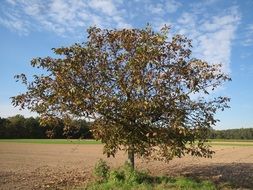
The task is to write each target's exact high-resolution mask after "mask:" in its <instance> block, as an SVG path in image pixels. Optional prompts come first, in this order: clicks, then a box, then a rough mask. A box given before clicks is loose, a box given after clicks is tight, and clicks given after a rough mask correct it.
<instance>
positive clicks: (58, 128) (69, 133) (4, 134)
mask: <svg viewBox="0 0 253 190" xmlns="http://www.w3.org/2000/svg"><path fill="white" fill-rule="evenodd" d="M0 138H1V139H4V138H5V139H7V138H8V139H9V138H13V139H14V138H17V139H18V138H26V139H29V138H30V139H44V138H56V139H62V138H84V139H91V138H93V137H92V133H91V132H90V123H88V122H87V121H85V120H74V121H71V123H70V126H65V125H64V123H63V122H62V121H58V122H57V123H54V125H51V126H49V125H47V126H41V125H40V122H39V118H38V117H36V118H34V117H29V118H25V117H23V116H22V115H16V116H13V117H8V118H1V117H0ZM208 138H210V139H253V128H241V129H227V130H213V129H212V130H210V131H209V133H208Z"/></svg>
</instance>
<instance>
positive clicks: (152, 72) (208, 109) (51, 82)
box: [12, 26, 230, 161]
mask: <svg viewBox="0 0 253 190" xmlns="http://www.w3.org/2000/svg"><path fill="white" fill-rule="evenodd" d="M168 32H169V29H168V28H167V27H164V28H162V29H161V31H160V32H154V31H153V30H152V28H151V27H150V26H147V27H146V28H144V29H122V30H116V29H115V30H108V29H104V30H102V29H100V28H96V27H91V28H90V29H88V38H87V41H86V42H84V43H82V44H74V45H72V46H70V47H61V48H54V49H53V50H54V53H55V54H56V55H57V56H58V57H57V58H53V57H45V58H35V59H33V60H32V61H31V65H32V66H33V67H38V68H42V69H44V70H45V71H46V74H45V75H41V76H37V75H35V76H34V79H33V81H32V82H28V81H27V79H26V76H25V75H24V74H21V75H18V76H17V78H18V79H20V80H21V81H22V83H23V84H25V85H26V87H27V91H26V92H25V93H23V94H20V95H17V96H15V97H13V98H12V102H13V105H14V106H20V107H21V108H25V107H26V108H28V109H30V110H31V111H34V112H37V113H38V114H40V115H41V119H42V122H44V123H48V122H54V121H55V119H57V118H62V119H63V120H64V122H65V123H66V124H68V121H69V120H70V119H72V118H84V117H85V118H92V119H93V120H94V122H93V126H92V131H93V134H94V137H95V138H96V139H101V140H102V142H103V143H105V146H104V153H106V154H107V155H108V156H111V155H112V156H114V155H115V153H116V152H117V151H118V150H126V151H130V150H131V151H132V152H134V153H135V154H136V155H138V156H143V157H146V158H154V159H158V160H165V161H169V160H170V159H172V158H173V157H174V156H177V157H181V156H183V155H184V154H191V155H196V156H204V157H209V156H211V154H212V153H213V151H212V150H210V149H209V147H208V146H207V145H206V144H205V141H206V131H207V129H208V128H210V127H211V126H213V125H215V123H216V122H217V119H215V118H214V115H215V113H216V111H217V110H219V109H221V110H223V109H224V108H227V107H228V105H227V102H228V101H229V98H227V97H213V96H211V97H208V98H206V96H207V94H208V93H209V92H210V91H212V90H214V89H216V88H217V87H218V86H220V85H222V84H223V83H224V82H225V81H227V80H230V78H229V77H228V76H227V75H226V74H224V73H223V72H222V70H221V65H220V64H217V65H214V64H208V63H207V62H205V61H203V60H199V59H193V58H191V48H192V45H191V41H190V40H189V39H187V38H186V37H184V36H182V35H174V36H173V37H172V38H171V39H170V38H168ZM196 97H198V98H196Z"/></svg>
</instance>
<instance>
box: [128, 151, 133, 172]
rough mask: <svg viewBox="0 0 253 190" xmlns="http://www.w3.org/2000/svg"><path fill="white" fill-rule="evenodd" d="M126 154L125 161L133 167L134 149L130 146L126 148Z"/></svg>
mask: <svg viewBox="0 0 253 190" xmlns="http://www.w3.org/2000/svg"><path fill="white" fill-rule="evenodd" d="M127 154H128V159H127V162H128V163H129V164H130V166H131V167H132V168H133V169H134V150H133V147H131V148H129V149H128V152H127Z"/></svg>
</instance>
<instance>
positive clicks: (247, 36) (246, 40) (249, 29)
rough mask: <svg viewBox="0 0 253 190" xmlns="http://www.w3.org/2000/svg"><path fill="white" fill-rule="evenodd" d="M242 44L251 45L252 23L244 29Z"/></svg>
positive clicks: (252, 42) (252, 38)
mask: <svg viewBox="0 0 253 190" xmlns="http://www.w3.org/2000/svg"><path fill="white" fill-rule="evenodd" d="M242 45H243V46H252V45H253V24H249V25H248V26H247V27H246V29H245V38H244V39H243V40H242Z"/></svg>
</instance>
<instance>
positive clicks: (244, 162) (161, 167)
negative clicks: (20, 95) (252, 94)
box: [0, 142, 253, 190]
mask: <svg viewBox="0 0 253 190" xmlns="http://www.w3.org/2000/svg"><path fill="white" fill-rule="evenodd" d="M102 149H103V147H102V145H71V144H67V145H60V144H54V145H53V144H25V143H3V142H2V143H0V189H4V190H5V189H24V190H29V189H70V188H71V187H73V186H80V185H82V184H83V183H85V182H87V180H89V179H90V178H91V173H92V168H93V166H94V165H95V163H96V162H97V160H98V159H99V158H103V159H105V160H106V161H107V162H108V163H109V164H110V165H111V166H112V167H118V166H120V165H122V164H123V163H124V161H125V158H126V155H125V154H124V153H119V154H118V155H117V157H116V158H109V159H107V158H106V157H105V156H103V154H102ZM213 149H214V150H215V151H216V154H215V155H214V157H213V158H212V159H205V158H196V157H184V158H181V159H174V160H172V161H171V162H170V163H169V164H165V163H162V162H155V161H153V162H149V163H146V162H145V161H143V160H137V164H136V165H137V168H139V169H145V170H148V171H150V173H152V174H155V175H168V176H187V177H193V178H200V179H210V180H212V181H214V182H215V183H216V184H223V183H224V184H225V183H230V184H234V185H235V186H236V187H237V188H240V189H253V146H249V147H246V146H236V147H233V146H214V148H213Z"/></svg>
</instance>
